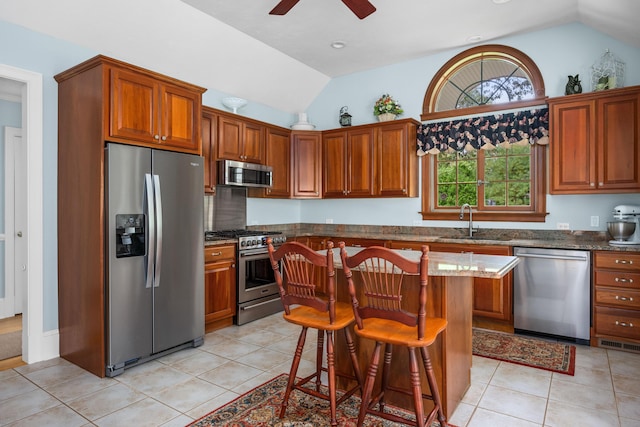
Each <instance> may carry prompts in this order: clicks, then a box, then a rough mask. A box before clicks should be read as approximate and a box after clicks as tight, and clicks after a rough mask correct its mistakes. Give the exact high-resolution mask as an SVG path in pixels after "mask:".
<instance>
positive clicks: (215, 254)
mask: <svg viewBox="0 0 640 427" xmlns="http://www.w3.org/2000/svg"><path fill="white" fill-rule="evenodd" d="M220 255H222V252H211V256H220Z"/></svg>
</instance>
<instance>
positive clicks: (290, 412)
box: [187, 374, 454, 427]
mask: <svg viewBox="0 0 640 427" xmlns="http://www.w3.org/2000/svg"><path fill="white" fill-rule="evenodd" d="M287 378H288V375H287V374H282V375H279V376H277V377H276V378H274V379H272V380H270V381H268V382H266V383H265V384H263V385H261V386H259V387H256V388H255V389H253V390H251V391H250V392H248V393H246V394H244V395H242V396H240V397H238V398H237V399H236V400H234V401H232V402H229V403H227V404H226V405H224V406H222V407H220V408H218V409H216V410H215V411H213V412H211V413H210V414H208V415H205V416H204V417H202V418H200V419H199V420H197V421H194V422H193V423H191V424H189V425H188V426H187V427H210V426H225V427H267V426H269V427H319V426H328V425H330V423H329V402H327V401H325V400H320V399H316V398H314V397H312V396H309V395H307V394H306V393H301V392H299V391H297V390H294V391H293V392H292V393H291V398H290V399H289V405H288V407H287V413H286V416H285V418H284V419H282V420H281V419H280V418H278V414H279V413H280V404H281V403H282V398H283V396H284V391H285V388H286V387H287ZM325 391H326V390H325ZM359 408H360V398H359V397H357V396H351V397H349V399H347V400H346V401H344V402H343V403H342V404H340V405H339V406H338V410H337V413H336V418H337V420H338V425H339V426H340V427H355V425H356V421H357V420H358V410H359ZM387 409H390V407H389V406H388V405H387ZM390 410H391V411H392V412H395V413H396V414H398V415H401V416H409V417H411V415H410V414H409V413H408V412H407V411H404V410H402V409H397V408H393V409H390ZM364 425H365V426H367V427H374V426H375V427H383V426H384V427H400V426H404V424H398V423H394V422H391V421H387V420H384V419H382V418H379V417H374V416H372V415H367V418H366V419H365V422H364ZM439 425H440V423H438V422H435V423H434V424H433V425H432V427H436V426H439ZM452 427H454V426H452Z"/></svg>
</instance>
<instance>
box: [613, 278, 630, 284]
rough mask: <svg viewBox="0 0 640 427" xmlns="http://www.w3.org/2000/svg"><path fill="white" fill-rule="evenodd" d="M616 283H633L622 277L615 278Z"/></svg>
mask: <svg viewBox="0 0 640 427" xmlns="http://www.w3.org/2000/svg"><path fill="white" fill-rule="evenodd" d="M616 282H620V283H633V279H626V278H624V277H616Z"/></svg>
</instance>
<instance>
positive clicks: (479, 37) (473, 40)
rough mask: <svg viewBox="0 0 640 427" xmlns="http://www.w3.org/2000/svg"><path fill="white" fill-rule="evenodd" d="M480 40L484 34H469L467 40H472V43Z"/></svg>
mask: <svg viewBox="0 0 640 427" xmlns="http://www.w3.org/2000/svg"><path fill="white" fill-rule="evenodd" d="M480 40H482V36H469V37H467V41H468V42H470V43H475V42H479V41H480Z"/></svg>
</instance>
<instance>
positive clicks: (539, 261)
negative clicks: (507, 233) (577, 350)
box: [513, 247, 591, 344]
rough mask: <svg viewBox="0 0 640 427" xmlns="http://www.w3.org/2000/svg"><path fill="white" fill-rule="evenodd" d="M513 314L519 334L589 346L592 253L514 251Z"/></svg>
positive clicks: (536, 249)
mask: <svg viewBox="0 0 640 427" xmlns="http://www.w3.org/2000/svg"><path fill="white" fill-rule="evenodd" d="M513 255H515V256H517V257H519V258H520V259H521V260H520V263H519V264H518V265H517V266H516V267H515V269H514V283H513V288H514V289H513V315H514V329H515V331H516V332H523V333H527V332H529V333H534V334H540V335H549V336H555V337H558V338H562V339H570V340H572V341H574V342H577V343H580V344H589V331H590V325H591V273H590V271H591V254H590V252H589V251H577V250H564V249H540V248H518V247H516V248H514V249H513Z"/></svg>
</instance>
